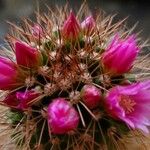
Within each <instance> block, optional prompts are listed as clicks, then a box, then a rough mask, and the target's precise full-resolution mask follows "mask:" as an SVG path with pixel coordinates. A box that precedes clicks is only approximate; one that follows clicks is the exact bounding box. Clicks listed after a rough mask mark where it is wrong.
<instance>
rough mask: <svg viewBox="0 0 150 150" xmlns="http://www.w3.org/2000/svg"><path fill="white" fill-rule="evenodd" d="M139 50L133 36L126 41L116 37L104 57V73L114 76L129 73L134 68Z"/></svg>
mask: <svg viewBox="0 0 150 150" xmlns="http://www.w3.org/2000/svg"><path fill="white" fill-rule="evenodd" d="M139 50H140V49H139V47H138V45H137V44H136V40H135V37H134V36H133V35H132V36H129V37H128V38H126V39H124V40H121V39H119V37H118V35H116V36H115V37H114V39H113V40H112V42H111V43H110V45H109V46H108V48H107V49H106V51H105V52H104V53H103V55H102V59H101V61H102V64H103V66H104V71H106V72H108V73H110V74H112V75H120V74H123V73H126V72H128V71H129V70H130V69H131V68H132V66H133V62H134V60H135V58H136V56H137V54H138V52H139Z"/></svg>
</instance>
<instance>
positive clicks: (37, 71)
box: [0, 5, 150, 150]
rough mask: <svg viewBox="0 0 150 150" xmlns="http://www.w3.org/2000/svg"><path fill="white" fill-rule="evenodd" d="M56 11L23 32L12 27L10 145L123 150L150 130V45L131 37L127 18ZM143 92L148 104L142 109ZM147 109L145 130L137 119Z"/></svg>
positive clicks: (0, 76) (7, 64)
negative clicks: (133, 136) (147, 51)
mask: <svg viewBox="0 0 150 150" xmlns="http://www.w3.org/2000/svg"><path fill="white" fill-rule="evenodd" d="M48 10H49V12H48V13H47V14H44V15H42V14H40V15H39V14H38V13H37V14H36V17H37V22H31V21H30V20H28V19H25V20H24V26H23V27H18V26H16V25H14V24H12V23H11V26H12V28H13V29H12V31H13V32H12V34H10V35H7V38H6V39H7V42H8V44H9V47H7V48H6V47H5V48H4V50H3V51H2V53H1V55H2V56H1V57H0V58H1V59H0V68H1V69H2V71H1V73H0V89H1V90H2V91H1V97H2V100H1V102H0V104H1V105H4V106H6V107H8V108H9V109H7V110H6V111H7V113H6V117H5V120H6V121H7V123H8V124H9V127H10V129H11V131H12V132H11V135H10V137H11V140H10V141H9V142H10V143H11V142H13V143H15V145H16V149H17V148H18V149H19V148H20V149H43V150H49V149H62V150H64V149H68V150H76V149H81V150H85V149H89V150H96V149H108V150H109V149H111V150H112V149H114V150H115V149H120V150H122V149H123V148H124V147H125V144H124V142H122V139H123V137H124V136H127V135H128V134H129V133H130V132H131V131H132V130H138V131H137V132H138V133H141V130H142V131H144V132H148V129H147V126H149V125H150V123H149V117H148V115H146V116H145V114H146V113H148V112H149V111H150V108H147V107H146V106H145V105H149V104H150V98H148V97H147V95H146V93H148V92H149V91H150V81H149V80H147V79H148V78H149V77H148V74H149V73H148V71H149V70H148V67H149V66H148V67H147V66H146V62H147V63H148V60H147V61H145V60H146V57H143V56H139V57H138V56H137V55H138V53H139V51H140V50H141V49H142V48H143V47H144V45H145V43H142V42H138V40H137V39H136V36H135V35H129V34H130V33H131V31H132V29H131V30H127V29H126V28H125V26H124V21H125V19H124V20H122V21H119V22H116V23H114V22H113V18H114V16H108V17H107V16H105V15H104V16H103V15H101V14H99V15H97V16H92V15H91V13H90V11H89V10H88V9H87V7H85V6H84V5H82V6H81V8H80V9H79V11H78V13H77V15H75V14H74V13H73V12H72V11H70V9H69V8H68V7H66V6H65V7H64V8H59V9H55V11H52V10H51V9H50V8H49V9H48ZM87 10H88V11H87ZM84 16H86V17H84ZM83 18H85V19H83ZM143 63H144V65H145V66H146V67H145V68H144V67H143ZM141 72H143V73H142V74H141ZM8 79H9V80H8ZM142 79H145V80H144V81H142ZM6 85H7V86H6ZM128 90H129V91H131V93H130V92H126V91H128ZM141 93H142V94H143V97H142V102H143V103H144V102H145V105H144V104H141V103H142V102H141V103H139V104H138V105H137V102H138V99H137V97H138V96H139V95H140V94H141ZM142 94H141V95H142ZM114 97H115V99H114ZM136 106H138V108H137V107H136ZM140 108H146V110H140V114H141V116H138V117H137V118H138V119H139V120H138V121H139V123H137V121H135V120H132V119H131V116H133V112H139V109H140ZM137 109H138V110H137ZM134 117H135V118H136V116H135V115H134ZM144 117H145V118H144ZM142 119H145V120H142Z"/></svg>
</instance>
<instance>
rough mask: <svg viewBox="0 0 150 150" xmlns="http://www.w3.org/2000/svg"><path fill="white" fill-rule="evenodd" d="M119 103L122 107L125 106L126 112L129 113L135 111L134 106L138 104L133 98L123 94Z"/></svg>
mask: <svg viewBox="0 0 150 150" xmlns="http://www.w3.org/2000/svg"><path fill="white" fill-rule="evenodd" d="M119 104H120V106H121V107H123V109H124V111H125V112H126V114H129V113H131V112H133V111H134V106H135V105H136V102H135V101H134V100H132V99H131V98H130V97H129V96H126V95H121V96H120V101H119Z"/></svg>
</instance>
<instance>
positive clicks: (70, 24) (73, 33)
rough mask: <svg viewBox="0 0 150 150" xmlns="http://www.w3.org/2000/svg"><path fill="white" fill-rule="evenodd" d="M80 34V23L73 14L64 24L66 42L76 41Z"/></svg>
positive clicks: (63, 30) (63, 33)
mask: <svg viewBox="0 0 150 150" xmlns="http://www.w3.org/2000/svg"><path fill="white" fill-rule="evenodd" d="M79 32H80V26H79V23H78V21H77V19H76V17H75V16H74V14H73V12H71V13H70V15H69V17H68V18H67V20H66V21H65V22H64V25H63V28H62V35H63V37H64V39H65V40H76V39H77V38H78V37H79Z"/></svg>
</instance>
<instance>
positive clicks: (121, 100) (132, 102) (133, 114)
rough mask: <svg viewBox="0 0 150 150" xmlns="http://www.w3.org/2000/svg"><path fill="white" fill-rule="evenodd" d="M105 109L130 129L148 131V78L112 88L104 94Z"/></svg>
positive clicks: (149, 107)
mask: <svg viewBox="0 0 150 150" xmlns="http://www.w3.org/2000/svg"><path fill="white" fill-rule="evenodd" d="M105 102H106V109H107V111H108V113H109V114H110V115H111V116H112V117H113V118H115V119H120V120H122V121H124V122H125V123H126V124H127V125H128V126H129V127H131V128H132V129H141V130H142V131H144V132H146V133H148V132H149V131H148V128H147V126H150V80H149V81H144V82H138V83H133V84H131V85H126V86H116V87H114V88H112V89H111V90H110V91H109V92H108V93H107V96H106V99H105Z"/></svg>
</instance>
